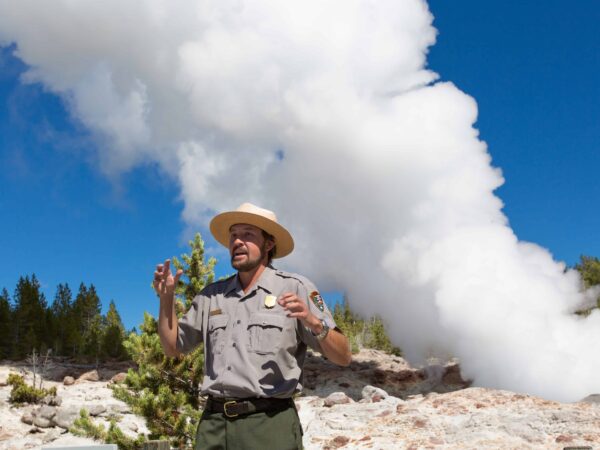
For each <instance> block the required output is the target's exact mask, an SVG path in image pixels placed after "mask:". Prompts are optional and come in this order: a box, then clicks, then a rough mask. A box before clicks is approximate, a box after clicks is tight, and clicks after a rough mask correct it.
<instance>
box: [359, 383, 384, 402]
mask: <svg viewBox="0 0 600 450" xmlns="http://www.w3.org/2000/svg"><path fill="white" fill-rule="evenodd" d="M388 397H389V394H388V393H387V392H385V391H384V390H383V389H381V388H378V387H375V386H370V385H367V386H365V387H364V388H363V390H362V398H363V400H364V401H365V402H368V403H377V402H380V401H381V400H383V399H386V398H388Z"/></svg>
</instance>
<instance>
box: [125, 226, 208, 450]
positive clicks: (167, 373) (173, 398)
mask: <svg viewBox="0 0 600 450" xmlns="http://www.w3.org/2000/svg"><path fill="white" fill-rule="evenodd" d="M190 247H191V249H192V251H191V254H190V255H185V254H184V255H182V257H181V259H182V261H183V262H180V261H179V260H178V259H176V258H173V264H174V266H175V268H177V269H178V268H181V269H183V271H184V274H183V276H182V279H180V285H179V286H178V287H177V289H176V293H177V311H178V315H179V316H181V315H182V314H183V311H184V310H185V309H187V308H189V305H190V304H191V302H192V300H193V298H194V297H195V296H196V295H198V293H199V292H200V291H201V290H202V289H203V288H204V286H206V285H207V284H208V283H210V282H212V280H213V279H214V270H213V268H214V265H215V262H216V261H215V260H214V258H210V259H209V261H208V262H204V242H203V241H202V238H201V237H200V234H196V236H195V238H194V240H193V241H190ZM183 279H187V282H186V281H183ZM182 300H183V301H182ZM184 304H185V306H184ZM156 308H157V309H158V302H157V303H156ZM157 325H158V324H157V321H156V319H154V317H152V316H151V315H150V314H149V313H145V314H144V323H143V324H141V326H140V331H141V333H140V334H139V335H138V334H133V333H132V334H130V335H129V338H128V339H127V341H126V342H125V344H124V345H125V347H126V348H127V350H128V352H129V353H130V355H131V356H132V358H133V360H134V361H135V362H136V363H137V365H138V369H137V370H133V369H130V370H129V372H128V375H127V378H126V380H125V385H124V386H119V385H116V386H114V387H113V389H114V395H115V397H117V398H119V399H121V400H123V401H125V402H127V403H128V404H129V405H131V407H132V410H133V411H134V412H135V413H137V414H140V415H143V416H144V417H145V418H146V420H147V424H148V428H149V429H150V431H151V436H150V438H151V439H169V440H170V441H171V445H173V446H175V447H181V446H187V445H190V444H192V443H193V440H194V438H195V428H196V425H197V423H198V421H199V420H200V415H201V410H200V406H201V405H200V402H199V397H198V395H199V392H200V389H199V385H200V383H201V381H202V376H203V365H204V351H203V347H202V345H200V346H199V347H198V348H197V349H195V350H194V351H193V352H191V353H189V354H188V355H185V356H181V357H178V358H167V357H166V356H165V355H164V352H163V350H162V347H161V344H160V339H159V336H158V332H157Z"/></svg>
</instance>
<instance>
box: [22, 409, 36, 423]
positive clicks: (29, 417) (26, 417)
mask: <svg viewBox="0 0 600 450" xmlns="http://www.w3.org/2000/svg"><path fill="white" fill-rule="evenodd" d="M21 422H23V423H26V424H27V425H33V414H32V413H31V411H26V412H25V413H24V414H23V415H22V416H21Z"/></svg>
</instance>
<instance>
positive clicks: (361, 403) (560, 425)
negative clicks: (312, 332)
mask: <svg viewBox="0 0 600 450" xmlns="http://www.w3.org/2000/svg"><path fill="white" fill-rule="evenodd" d="M26 370H27V367H25V366H24V365H19V364H9V363H6V364H3V365H0V424H1V425H0V449H11V450H17V449H19V450H20V449H38V448H43V447H48V448H50V447H53V446H59V445H75V444H93V443H94V442H93V441H92V440H91V439H86V438H79V437H75V436H73V435H72V434H70V433H69V432H67V428H68V426H69V424H70V423H72V420H74V418H75V417H76V415H77V413H78V411H79V409H80V408H82V407H85V408H86V409H88V411H90V414H91V415H92V416H93V419H94V421H96V422H98V423H105V424H106V423H108V419H109V418H110V417H111V416H116V417H118V418H119V419H120V422H119V423H120V426H121V428H122V429H123V430H124V431H126V432H127V433H129V434H131V435H132V436H134V435H136V434H138V433H146V432H147V429H146V427H145V424H144V421H143V420H142V419H141V418H140V417H137V416H135V415H133V414H131V413H130V411H129V408H128V407H127V405H125V404H124V403H122V402H120V401H118V400H116V399H114V398H113V397H112V395H111V390H110V389H109V388H108V387H107V386H108V384H109V383H110V382H111V381H110V380H111V378H112V379H114V380H117V379H118V378H119V375H118V373H120V372H123V371H124V370H126V367H124V366H112V367H105V368H103V369H101V370H99V371H90V370H89V368H85V367H77V366H60V365H59V366H55V367H54V368H53V369H52V371H51V373H50V376H49V378H51V379H52V380H49V381H45V382H44V387H51V386H56V387H57V390H58V396H59V397H60V398H61V399H62V401H61V402H60V405H44V406H42V407H40V406H35V407H34V406H25V407H18V408H17V407H14V406H12V405H10V404H9V403H8V397H9V394H10V386H6V385H5V381H6V379H7V377H8V374H9V373H10V372H17V373H19V372H26ZM115 375H117V376H116V378H114V376H115ZM121 376H122V375H121ZM65 377H70V378H65ZM296 404H297V406H298V409H299V413H300V419H301V421H302V425H303V428H304V445H305V447H306V449H308V450H316V449H335V448H343V449H363V448H364V449H390V450H391V449H394V450H395V449H565V448H580V449H585V448H588V449H600V395H591V396H589V397H588V398H586V399H584V400H583V401H581V402H577V403H569V404H566V403H557V402H551V401H547V400H544V399H541V398H537V397H532V396H527V395H521V394H515V393H513V392H507V391H498V390H493V389H483V388H477V387H470V386H469V383H468V382H465V381H464V380H462V378H461V376H460V369H459V366H458V365H457V364H456V362H449V363H446V364H432V365H430V366H428V367H425V368H412V367H410V366H409V365H408V364H407V363H406V361H405V360H403V359H402V358H399V357H394V356H389V355H385V354H383V353H381V352H377V351H373V350H363V351H362V352H361V353H360V354H358V355H356V356H355V358H354V361H353V362H352V364H351V366H350V367H348V368H338V367H336V366H334V365H332V364H330V363H329V362H327V361H324V360H323V359H322V358H320V357H319V356H312V357H310V358H309V359H308V361H307V364H306V367H305V392H304V395H303V396H301V397H300V398H298V399H297V401H296ZM274 450H276V449H274Z"/></svg>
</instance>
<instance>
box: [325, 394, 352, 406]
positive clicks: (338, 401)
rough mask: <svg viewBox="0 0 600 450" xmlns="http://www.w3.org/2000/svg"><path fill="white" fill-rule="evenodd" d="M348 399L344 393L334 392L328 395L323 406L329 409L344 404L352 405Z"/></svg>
mask: <svg viewBox="0 0 600 450" xmlns="http://www.w3.org/2000/svg"><path fill="white" fill-rule="evenodd" d="M353 402H354V400H352V399H351V398H350V397H348V396H347V395H346V394H345V393H344V392H334V393H332V394H329V395H328V396H327V398H326V399H325V401H324V403H323V405H324V406H327V407H331V406H333V405H343V404H346V403H353Z"/></svg>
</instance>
